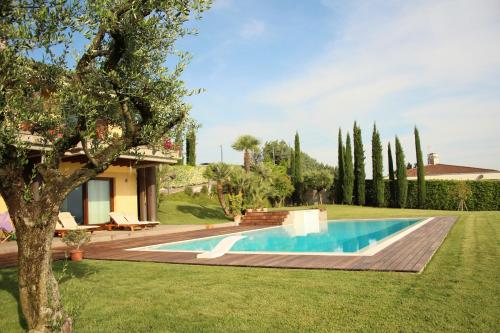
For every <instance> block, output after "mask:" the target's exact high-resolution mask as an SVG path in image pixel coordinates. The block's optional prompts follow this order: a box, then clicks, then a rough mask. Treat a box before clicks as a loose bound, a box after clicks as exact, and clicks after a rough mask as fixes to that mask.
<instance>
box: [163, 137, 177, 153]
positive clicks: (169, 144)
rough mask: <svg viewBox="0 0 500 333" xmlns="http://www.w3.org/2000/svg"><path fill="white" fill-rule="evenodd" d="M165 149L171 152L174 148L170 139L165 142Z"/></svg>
mask: <svg viewBox="0 0 500 333" xmlns="http://www.w3.org/2000/svg"><path fill="white" fill-rule="evenodd" d="M163 148H165V149H168V150H170V149H172V148H174V144H173V143H172V141H171V140H170V139H166V140H165V142H163Z"/></svg>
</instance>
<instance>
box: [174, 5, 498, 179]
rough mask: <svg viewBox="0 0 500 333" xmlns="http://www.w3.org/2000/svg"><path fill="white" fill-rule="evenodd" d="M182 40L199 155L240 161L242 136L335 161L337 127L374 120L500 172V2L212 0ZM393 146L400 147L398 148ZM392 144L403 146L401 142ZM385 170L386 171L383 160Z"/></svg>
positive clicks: (447, 155) (365, 126)
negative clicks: (297, 145)
mask: <svg viewBox="0 0 500 333" xmlns="http://www.w3.org/2000/svg"><path fill="white" fill-rule="evenodd" d="M192 25H193V26H194V27H196V29H197V30H198V35H197V36H189V37H186V38H185V39H183V40H181V41H180V42H179V43H178V48H179V49H182V50H186V51H189V52H190V53H191V54H192V56H193V59H192V61H191V63H190V64H189V65H188V67H187V69H186V71H185V73H184V75H183V78H184V80H185V82H186V85H187V86H188V87H190V88H193V89H194V88H203V89H205V91H204V92H203V93H201V94H199V95H197V96H195V97H190V98H189V99H188V102H189V103H190V104H191V105H192V111H191V115H192V117H194V118H195V119H196V120H197V121H198V122H199V123H200V124H201V128H200V130H199V132H198V137H197V162H198V163H204V162H213V161H218V160H220V145H222V147H223V153H224V161H225V162H229V163H241V162H242V153H241V152H237V151H234V150H233V149H232V148H231V144H232V143H233V142H234V141H235V140H236V138H237V137H238V136H239V135H242V134H251V135H253V136H256V137H257V138H259V139H260V140H261V141H263V142H265V141H269V140H275V139H283V140H285V141H286V142H288V143H290V144H292V143H293V136H294V134H295V132H296V131H298V132H299V134H300V138H301V147H302V150H303V151H305V152H307V153H308V154H309V155H311V156H312V157H314V158H316V159H317V160H319V161H321V162H325V163H328V164H331V165H335V164H336V160H337V135H338V129H339V127H341V128H342V130H343V133H344V135H345V134H346V132H347V131H349V132H350V133H351V135H352V126H353V122H354V121H357V122H358V124H359V125H360V126H361V128H362V133H363V142H364V146H365V152H366V164H367V174H368V175H370V174H371V172H370V170H371V163H370V159H371V146H370V140H371V131H372V128H373V125H374V123H376V124H377V128H378V129H379V131H380V133H381V138H382V140H383V143H384V160H387V157H386V155H385V154H386V147H387V143H388V142H389V141H390V142H391V145H394V137H395V136H396V135H397V136H398V137H399V138H400V139H401V141H402V144H403V148H404V151H405V155H406V159H407V160H408V161H410V162H412V163H414V162H415V160H416V158H415V148H414V141H413V128H414V126H417V127H418V128H419V131H420V137H421V141H422V148H423V153H424V156H426V155H427V154H428V153H430V152H436V153H438V154H439V155H440V160H441V163H446V164H457V165H466V166H475V167H485V168H494V169H500V42H499V41H500V1H498V0H492V1H489V0H474V1H472V0H465V1H462V0H454V1H446V0H439V1H437V0H432V1H425V0H424V1H393V0H384V1H334V0H321V1H320V0H317V1H314V0H307V1H298V0H297V1H290V0H215V3H214V5H213V7H212V9H210V10H209V11H208V12H206V13H205V14H204V16H203V18H202V19H201V20H199V21H196V22H194V23H192ZM393 147H394V146H393ZM393 149H394V148H393ZM384 168H385V170H387V167H386V166H385V167H384Z"/></svg>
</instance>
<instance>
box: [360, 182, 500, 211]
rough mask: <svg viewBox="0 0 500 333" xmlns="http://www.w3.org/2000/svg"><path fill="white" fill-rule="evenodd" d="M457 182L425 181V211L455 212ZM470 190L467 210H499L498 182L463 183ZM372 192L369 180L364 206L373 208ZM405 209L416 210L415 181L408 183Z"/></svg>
mask: <svg viewBox="0 0 500 333" xmlns="http://www.w3.org/2000/svg"><path fill="white" fill-rule="evenodd" d="M460 183H461V181H457V180H428V181H426V189H427V191H426V193H427V196H426V200H425V208H426V209H438V210H457V208H458V204H459V199H458V197H457V193H456V191H457V185H458V184H460ZM465 183H467V185H468V186H469V188H470V190H471V195H470V197H469V198H468V199H467V200H466V201H465V204H466V205H467V208H468V210H500V181H494V180H491V181H490V180H486V181H484V180H483V181H477V180H470V181H469V180H468V181H465ZM384 184H385V191H384V196H385V205H386V206H388V207H390V206H391V203H390V188H389V181H385V182H384ZM374 195H375V193H374V190H373V185H372V181H371V180H367V181H366V205H367V206H374V202H375V198H374ZM406 208H418V200H417V181H415V180H409V181H408V199H407V202H406Z"/></svg>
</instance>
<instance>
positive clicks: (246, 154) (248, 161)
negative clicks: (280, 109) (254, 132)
mask: <svg viewBox="0 0 500 333" xmlns="http://www.w3.org/2000/svg"><path fill="white" fill-rule="evenodd" d="M258 145H260V141H259V139H257V138H256V137H254V136H251V135H248V134H247V135H242V136H240V137H239V138H238V139H236V141H235V142H234V143H233V146H232V147H233V149H235V150H237V151H242V152H243V165H244V167H245V171H246V172H249V171H250V166H251V165H252V157H251V156H250V154H251V152H252V151H253V150H255V148H256V147H257V146H258Z"/></svg>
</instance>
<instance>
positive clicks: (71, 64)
mask: <svg viewBox="0 0 500 333" xmlns="http://www.w3.org/2000/svg"><path fill="white" fill-rule="evenodd" d="M208 7H209V1H208V0H206V1H205V0H169V1H166V0H165V1H160V0H121V1H109V0H92V1H83V0H82V1H62V0H44V1H41V0H4V1H2V3H1V5H0V126H1V129H2V130H1V132H0V194H1V195H2V197H3V199H4V200H5V202H6V204H7V207H8V210H9V213H10V216H11V219H12V222H13V223H14V225H15V227H16V233H17V244H18V249H19V250H18V277H19V299H20V304H21V309H22V313H23V315H24V318H25V319H26V323H27V326H28V329H29V330H30V331H31V332H50V331H64V332H69V331H71V330H72V321H71V318H69V316H68V315H67V314H66V313H65V312H64V310H63V307H62V303H61V299H60V295H59V288H58V284H57V281H56V279H55V277H54V275H53V272H52V265H51V264H52V256H51V245H52V238H53V235H54V230H55V226H56V222H57V219H58V212H59V208H60V206H61V204H62V202H63V200H64V199H65V197H66V196H67V195H68V194H69V193H70V192H71V191H72V190H73V189H75V188H76V187H78V186H79V185H81V184H82V183H84V182H86V181H88V180H90V179H91V178H93V177H95V176H97V175H98V174H99V173H102V172H103V171H104V170H106V169H107V168H108V167H109V166H110V164H111V163H113V161H114V160H116V159H117V158H118V156H119V155H120V154H122V153H123V152H125V151H131V150H134V149H135V148H136V147H139V146H142V145H154V144H156V143H159V142H161V140H162V138H164V137H165V136H169V137H172V136H173V135H174V133H175V131H176V128H177V127H179V126H181V124H183V123H184V122H186V121H187V120H188V111H189V107H188V105H186V104H185V103H184V101H183V98H184V97H185V96H187V95H189V94H192V93H194V92H193V91H190V90H188V89H186V88H185V86H184V84H183V82H182V80H181V79H180V75H181V73H182V72H183V69H184V68H185V65H186V63H187V61H188V60H189V56H188V54H186V53H184V52H179V51H177V50H176V48H175V41H176V40H177V39H179V38H180V37H182V36H185V35H186V34H189V33H191V30H190V29H188V28H187V27H186V25H185V23H186V21H188V20H189V19H190V18H192V17H194V16H196V17H199V15H200V13H202V12H203V11H204V10H206V9H207V8H208ZM81 45H85V46H81ZM167 59H171V61H168V62H166V60H167ZM167 64H168V65H167ZM103 128H113V129H114V130H113V131H102V129H103ZM20 129H22V130H23V131H20ZM34 146H37V147H39V149H38V150H36V151H34V150H33V147H34ZM78 147H80V149H83V151H84V153H85V156H86V162H85V163H84V164H83V165H82V166H81V167H80V168H78V169H76V170H74V171H71V172H67V173H63V172H61V171H60V168H59V166H60V164H61V161H62V159H63V157H64V156H65V155H66V154H68V153H71V152H73V151H74V150H75V149H78Z"/></svg>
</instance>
